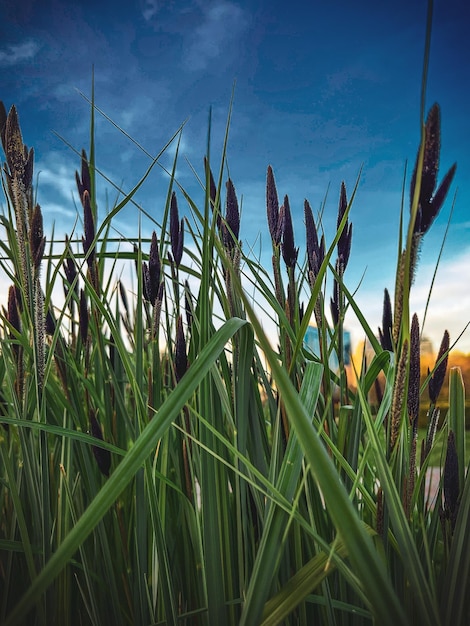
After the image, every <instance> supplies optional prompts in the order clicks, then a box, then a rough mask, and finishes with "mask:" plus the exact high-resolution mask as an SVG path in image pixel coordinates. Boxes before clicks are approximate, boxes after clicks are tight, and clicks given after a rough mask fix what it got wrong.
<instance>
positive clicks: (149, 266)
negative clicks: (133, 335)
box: [142, 231, 165, 339]
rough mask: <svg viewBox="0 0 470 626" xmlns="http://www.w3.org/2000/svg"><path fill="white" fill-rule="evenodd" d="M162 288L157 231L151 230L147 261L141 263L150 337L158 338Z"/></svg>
mask: <svg viewBox="0 0 470 626" xmlns="http://www.w3.org/2000/svg"><path fill="white" fill-rule="evenodd" d="M164 289H165V282H164V280H163V279H162V264H161V260H160V252H159V248H158V239H157V233H156V232H155V231H153V233H152V240H151V243H150V253H149V260H148V263H147V262H146V261H144V262H143V263H142V292H143V298H144V300H146V301H147V302H149V303H150V304H151V305H152V325H151V329H150V336H151V338H152V339H157V338H158V330H159V326H160V315H161V310H162V303H163V297H164Z"/></svg>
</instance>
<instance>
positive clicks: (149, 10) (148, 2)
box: [142, 0, 158, 22]
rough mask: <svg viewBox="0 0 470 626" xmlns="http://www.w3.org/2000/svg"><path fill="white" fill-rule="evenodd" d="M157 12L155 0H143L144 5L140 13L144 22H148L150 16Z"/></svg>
mask: <svg viewBox="0 0 470 626" xmlns="http://www.w3.org/2000/svg"><path fill="white" fill-rule="evenodd" d="M157 13H158V2H157V0H145V2H144V7H143V9H142V15H143V17H144V20H145V21H146V22H150V20H151V19H152V18H154V17H155V15H156V14H157Z"/></svg>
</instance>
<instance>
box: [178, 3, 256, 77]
mask: <svg viewBox="0 0 470 626" xmlns="http://www.w3.org/2000/svg"><path fill="white" fill-rule="evenodd" d="M247 24H248V19H247V16H246V14H245V13H244V12H243V10H242V9H241V8H240V7H239V6H237V5H236V4H234V3H232V2H225V1H222V2H216V3H215V4H212V5H211V6H209V7H208V8H204V9H203V15H202V19H201V21H200V23H199V24H198V25H197V26H196V28H195V29H194V31H193V33H192V34H191V35H190V44H189V47H188V49H187V51H186V55H185V63H186V67H188V68H189V69H192V70H203V69H205V68H206V67H207V66H208V65H209V63H210V62H211V61H212V60H214V59H218V64H220V61H221V58H220V57H221V56H223V55H227V54H228V53H229V49H230V45H231V44H232V43H233V42H234V41H237V42H239V38H240V37H241V35H242V34H243V32H244V30H245V28H246V26H247Z"/></svg>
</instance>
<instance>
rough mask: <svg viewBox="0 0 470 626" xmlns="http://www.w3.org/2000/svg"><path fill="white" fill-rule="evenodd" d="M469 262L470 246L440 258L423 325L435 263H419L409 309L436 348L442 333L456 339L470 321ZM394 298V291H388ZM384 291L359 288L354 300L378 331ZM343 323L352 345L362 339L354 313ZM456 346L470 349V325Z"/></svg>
mask: <svg viewBox="0 0 470 626" xmlns="http://www.w3.org/2000/svg"><path fill="white" fill-rule="evenodd" d="M469 266H470V248H466V249H465V250H463V251H462V252H460V254H458V255H456V256H454V257H453V258H452V259H449V260H443V261H441V264H440V266H439V269H438V272H437V275H436V280H435V283H434V287H433V291H432V295H431V299H430V303H429V307H428V311H427V315H426V320H425V322H424V327H423V319H424V311H425V308H426V301H427V298H428V294H429V288H430V285H431V280H432V275H433V272H434V265H432V264H431V263H429V264H421V265H419V266H418V272H417V276H416V280H415V283H414V284H413V286H412V288H411V297H410V313H411V314H413V313H416V314H417V315H418V319H419V322H420V328H421V331H422V334H423V335H424V336H426V337H428V338H429V339H430V340H431V342H432V344H433V348H434V350H435V351H436V352H437V350H438V348H439V345H440V343H441V340H442V336H443V334H444V330H448V331H449V334H450V339H451V344H452V343H454V341H456V340H457V338H458V336H459V335H460V334H461V333H462V331H463V330H464V328H465V326H466V324H467V323H468V322H469V321H470V292H469V291H468V289H467V285H466V283H465V277H466V276H467V275H468V267H469ZM390 295H391V297H392V298H393V293H390ZM382 297H383V292H378V291H377V290H371V289H367V290H365V289H364V290H363V289H361V288H360V289H359V291H358V293H357V296H356V301H357V304H358V305H359V308H360V310H361V311H362V313H363V314H364V315H365V318H366V319H367V321H368V322H369V324H370V326H371V328H372V330H373V331H374V332H375V333H377V328H378V327H379V326H381V319H382ZM345 325H346V327H347V329H348V330H350V331H351V333H352V337H353V346H356V345H357V343H358V342H359V341H361V340H362V339H364V331H363V329H362V327H361V325H360V324H359V322H358V320H357V319H356V318H355V316H354V315H353V314H350V315H348V316H347V320H346V324H345ZM455 349H456V350H459V351H461V352H465V353H470V328H469V329H467V330H466V331H465V332H464V334H463V336H462V337H461V338H460V339H459V341H458V343H457V345H456V346H455Z"/></svg>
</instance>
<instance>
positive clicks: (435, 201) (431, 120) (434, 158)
mask: <svg viewBox="0 0 470 626" xmlns="http://www.w3.org/2000/svg"><path fill="white" fill-rule="evenodd" d="M440 149H441V113H440V108H439V105H438V104H437V103H436V104H433V106H432V107H431V108H430V110H429V113H428V117H427V119H426V123H425V144H424V158H423V169H422V172H421V185H420V189H419V199H418V206H417V212H416V218H415V221H414V224H413V236H412V249H411V254H410V259H411V260H410V273H411V281H410V282H413V279H414V275H415V271H416V265H417V258H418V254H419V249H420V246H421V242H422V238H423V236H424V235H425V233H427V231H428V230H429V228H430V227H431V224H432V223H433V222H434V220H435V219H436V217H437V215H438V214H439V211H440V210H441V208H442V205H443V204H444V200H445V198H446V196H447V192H448V191H449V187H450V185H451V183H452V180H453V178H454V175H455V170H456V168H457V164H456V163H454V164H453V165H452V167H451V168H450V169H449V171H448V172H447V173H446V175H445V176H444V178H443V180H442V182H441V184H440V185H439V187H437V189H436V185H437V174H438V171H439V158H440ZM418 161H419V152H418V155H417V157H416V163H415V167H414V170H413V176H412V178H411V185H410V210H411V209H412V208H413V202H414V195H415V188H416V180H417V169H418Z"/></svg>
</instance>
